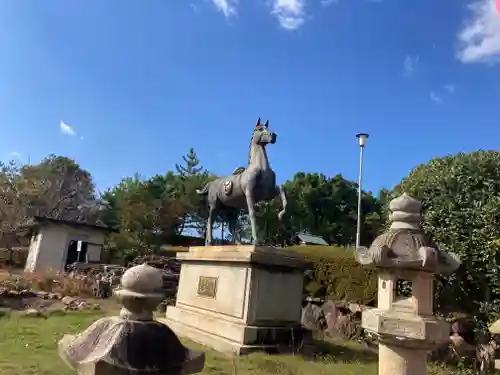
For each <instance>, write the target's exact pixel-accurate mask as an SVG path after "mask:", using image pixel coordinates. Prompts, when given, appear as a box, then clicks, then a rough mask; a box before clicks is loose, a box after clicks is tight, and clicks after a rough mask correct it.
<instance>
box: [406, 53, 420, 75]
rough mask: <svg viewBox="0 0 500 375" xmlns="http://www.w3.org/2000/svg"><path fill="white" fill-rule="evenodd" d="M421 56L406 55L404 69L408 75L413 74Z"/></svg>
mask: <svg viewBox="0 0 500 375" xmlns="http://www.w3.org/2000/svg"><path fill="white" fill-rule="evenodd" d="M419 62H420V58H419V57H418V56H411V55H406V56H405V61H404V71H405V74H406V75H408V76H411V75H413V73H415V70H416V69H417V67H418V64H419Z"/></svg>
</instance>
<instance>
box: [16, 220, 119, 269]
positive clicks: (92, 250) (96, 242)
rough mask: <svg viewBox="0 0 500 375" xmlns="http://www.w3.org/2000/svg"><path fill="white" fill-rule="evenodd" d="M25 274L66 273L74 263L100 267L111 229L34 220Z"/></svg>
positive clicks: (70, 222)
mask: <svg viewBox="0 0 500 375" xmlns="http://www.w3.org/2000/svg"><path fill="white" fill-rule="evenodd" d="M29 227H30V229H31V233H32V235H31V241H30V246H29V252H28V257H27V259H26V265H25V267H24V270H25V271H26V272H35V271H41V270H53V271H63V270H64V269H65V267H66V266H67V265H68V264H72V263H75V262H88V263H99V262H101V254H102V249H103V245H104V240H105V237H106V235H107V234H108V233H109V232H111V231H112V229H111V228H108V227H105V226H101V225H90V224H85V223H81V222H74V221H65V220H57V219H51V218H45V217H38V216H37V217H34V218H33V220H32V223H30V225H29Z"/></svg>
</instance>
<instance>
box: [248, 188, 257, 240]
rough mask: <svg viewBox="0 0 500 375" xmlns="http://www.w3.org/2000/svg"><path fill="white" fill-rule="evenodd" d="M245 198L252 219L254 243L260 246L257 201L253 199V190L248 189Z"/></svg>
mask: <svg viewBox="0 0 500 375" xmlns="http://www.w3.org/2000/svg"><path fill="white" fill-rule="evenodd" d="M245 197H246V199H247V206H248V217H249V218H250V226H251V227H252V243H253V244H254V245H258V244H259V239H258V237H257V220H256V219H255V200H254V199H253V195H252V189H251V188H247V189H246V191H245Z"/></svg>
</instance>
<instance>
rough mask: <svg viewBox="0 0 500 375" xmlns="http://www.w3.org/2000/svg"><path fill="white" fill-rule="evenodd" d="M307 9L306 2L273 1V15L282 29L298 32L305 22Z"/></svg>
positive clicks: (297, 0)
mask: <svg viewBox="0 0 500 375" xmlns="http://www.w3.org/2000/svg"><path fill="white" fill-rule="evenodd" d="M305 7H306V1H305V0H273V6H272V12H271V13H272V14H273V15H274V16H275V17H276V18H277V19H278V22H279V23H280V25H281V27H283V28H284V29H286V30H296V29H298V28H299V27H301V26H302V25H303V24H304V22H305V18H306V14H305Z"/></svg>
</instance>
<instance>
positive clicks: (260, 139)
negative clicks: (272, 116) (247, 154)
mask: <svg viewBox="0 0 500 375" xmlns="http://www.w3.org/2000/svg"><path fill="white" fill-rule="evenodd" d="M268 128H269V120H266V122H265V123H264V124H261V123H260V117H259V119H258V120H257V124H255V129H254V131H253V136H252V143H254V144H260V145H263V146H265V145H267V144H269V143H270V144H274V143H276V138H277V137H278V135H277V134H276V133H273V132H270V131H269V129H268Z"/></svg>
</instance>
